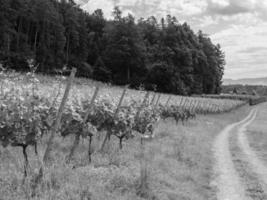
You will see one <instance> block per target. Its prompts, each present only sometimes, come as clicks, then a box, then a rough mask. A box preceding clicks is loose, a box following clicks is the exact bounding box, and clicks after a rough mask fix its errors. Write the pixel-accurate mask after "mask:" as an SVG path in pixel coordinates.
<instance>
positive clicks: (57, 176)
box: [0, 107, 249, 200]
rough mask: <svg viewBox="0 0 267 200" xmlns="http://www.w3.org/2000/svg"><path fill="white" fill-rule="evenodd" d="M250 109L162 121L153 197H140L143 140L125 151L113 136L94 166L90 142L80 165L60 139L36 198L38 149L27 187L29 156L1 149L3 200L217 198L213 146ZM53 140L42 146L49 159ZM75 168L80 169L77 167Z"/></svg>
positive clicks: (152, 159)
mask: <svg viewBox="0 0 267 200" xmlns="http://www.w3.org/2000/svg"><path fill="white" fill-rule="evenodd" d="M248 110H249V108H247V107H242V108H240V109H238V110H235V111H232V112H231V113H225V114H221V115H206V116H198V117H197V120H192V121H189V122H186V123H185V125H184V126H183V125H181V124H178V125H176V124H175V122H173V121H172V120H166V121H161V122H160V123H159V125H158V128H157V129H156V134H155V135H156V136H155V138H154V139H153V140H152V141H150V142H146V145H145V160H146V165H147V187H148V188H147V193H146V195H140V161H141V160H140V159H141V154H140V153H141V152H140V138H138V137H136V138H134V139H131V140H129V141H127V142H126V143H124V147H123V149H122V150H121V151H120V150H119V145H118V141H117V140H116V139H115V138H114V137H112V138H111V141H110V143H109V145H108V146H107V147H106V149H105V151H104V152H103V153H99V152H98V151H97V150H98V149H99V146H100V144H101V141H102V140H103V134H102V135H101V136H100V138H97V137H96V138H95V139H94V141H93V149H94V154H93V156H92V163H90V164H89V163H88V159H87V154H86V152H87V141H86V140H84V141H82V142H81V144H80V145H79V148H78V149H77V152H76V154H75V160H74V161H73V162H72V163H71V164H70V165H66V164H65V162H64V160H65V156H66V155H67V154H68V152H69V148H70V145H71V143H72V141H73V138H72V137H71V136H70V137H68V138H65V139H64V140H63V139H62V138H59V137H58V138H56V141H55V143H54V146H53V150H54V151H53V157H54V161H53V166H51V167H49V168H47V169H45V173H44V180H43V182H42V184H41V185H40V187H39V188H38V191H37V196H35V197H34V198H32V197H31V192H32V187H31V185H32V181H33V177H34V176H35V174H36V173H37V169H38V160H37V158H36V156H35V155H34V151H33V149H30V150H28V152H29V154H30V156H29V157H30V165H31V167H30V168H31V169H29V172H30V176H29V178H28V179H27V180H26V181H25V183H24V184H22V177H23V157H22V153H21V151H20V150H19V149H17V148H11V147H8V148H7V149H3V148H2V147H1V148H0V160H1V162H0V199H1V200H2V199H3V200H17V199H18V200H24V199H25V200H26V199H42V200H48V199H49V200H50V199H51V200H52V199H55V200H58V199H64V200H71V199H75V200H76V199H77V200H80V199H81V200H88V199H90V200H105V199H109V200H113V199H114V200H139V199H140V200H141V199H151V200H178V199H179V200H180V199H190V200H207V199H215V191H214V190H213V188H212V187H211V186H210V182H211V181H212V163H213V158H212V152H211V149H212V148H211V147H212V142H213V138H214V137H215V136H216V135H217V133H219V132H220V130H221V129H222V128H223V127H224V126H226V125H227V124H229V123H232V122H234V121H238V120H240V119H241V118H243V117H244V116H245V114H246V113H247V112H248ZM46 139H47V138H44V140H43V141H42V144H40V145H39V152H40V154H41V155H40V156H42V155H43V152H44V149H45V147H46V145H45V144H46V143H45V141H46ZM73 166H75V167H74V168H73Z"/></svg>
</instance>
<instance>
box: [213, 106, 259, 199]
mask: <svg viewBox="0 0 267 200" xmlns="http://www.w3.org/2000/svg"><path fill="white" fill-rule="evenodd" d="M255 113H256V110H255V109H254V110H252V111H251V112H250V113H249V115H248V116H247V117H246V118H245V119H243V120H242V121H239V122H236V123H233V124H230V125H228V126H227V127H225V128H224V129H223V130H222V131H221V133H220V134H219V135H218V136H217V137H216V139H215V141H214V146H213V151H214V157H215V165H214V174H215V179H214V182H213V183H212V184H213V185H214V186H215V187H216V188H217V199H218V200H249V199H250V198H249V197H247V196H246V195H245V189H244V185H243V184H242V183H241V181H240V178H239V176H238V173H237V172H236V169H235V167H234V163H233V160H232V156H231V152H230V149H229V135H230V134H233V133H234V132H235V131H236V130H237V131H238V132H241V131H242V130H244V127H246V126H247V125H248V124H249V123H250V122H251V121H252V120H253V119H254V118H255ZM240 130H241V131H240Z"/></svg>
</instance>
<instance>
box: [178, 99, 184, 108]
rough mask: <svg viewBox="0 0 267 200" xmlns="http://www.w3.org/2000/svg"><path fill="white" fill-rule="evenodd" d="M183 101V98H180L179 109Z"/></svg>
mask: <svg viewBox="0 0 267 200" xmlns="http://www.w3.org/2000/svg"><path fill="white" fill-rule="evenodd" d="M183 100H184V98H183V97H182V98H181V101H180V104H179V107H181V106H182V103H183Z"/></svg>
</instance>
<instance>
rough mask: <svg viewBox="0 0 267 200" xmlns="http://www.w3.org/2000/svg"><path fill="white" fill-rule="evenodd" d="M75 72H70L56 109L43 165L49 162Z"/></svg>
mask: <svg viewBox="0 0 267 200" xmlns="http://www.w3.org/2000/svg"><path fill="white" fill-rule="evenodd" d="M76 71H77V70H76V68H72V70H71V74H70V77H69V80H68V82H67V86H66V89H65V93H64V95H63V99H62V101H61V103H60V106H59V109H58V112H57V116H56V120H55V123H54V126H53V127H52V130H51V135H50V138H49V140H48V144H47V148H46V151H45V154H44V157H43V162H44V164H47V163H48V161H50V159H51V152H52V146H53V140H54V137H55V135H56V132H57V130H58V128H59V126H60V121H61V117H62V113H63V110H64V106H65V104H66V102H67V99H68V96H69V92H70V89H71V85H72V82H73V79H74V77H75V74H76Z"/></svg>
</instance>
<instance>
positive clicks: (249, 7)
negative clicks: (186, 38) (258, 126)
mask: <svg viewBox="0 0 267 200" xmlns="http://www.w3.org/2000/svg"><path fill="white" fill-rule="evenodd" d="M77 1H79V2H80V3H81V5H82V8H83V9H85V10H87V11H89V12H90V13H92V12H93V11H94V10H95V9H97V8H100V9H102V10H103V12H104V15H105V17H106V18H112V14H111V13H112V10H113V8H114V6H115V5H117V6H119V7H120V8H121V9H122V11H123V13H124V15H126V14H127V13H128V12H129V13H132V14H133V15H134V16H135V17H136V19H138V18H140V17H144V18H147V17H149V16H152V15H153V16H156V17H157V18H158V19H159V18H161V17H165V16H166V15H167V14H171V15H173V16H176V17H177V19H178V21H180V22H183V21H186V22H188V24H189V25H190V27H192V28H193V30H194V31H195V32H196V31H198V30H199V29H201V30H203V31H204V32H205V33H207V34H208V35H210V37H211V39H212V41H213V42H214V43H220V44H221V46H222V49H223V50H224V51H225V54H226V62H227V65H226V67H225V77H226V78H227V77H228V78H242V77H249V76H250V77H253V76H259V75H261V76H267V67H266V63H267V56H266V53H267V52H266V49H267V38H266V35H267V0H89V1H88V0H77ZM86 1H87V3H86Z"/></svg>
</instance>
